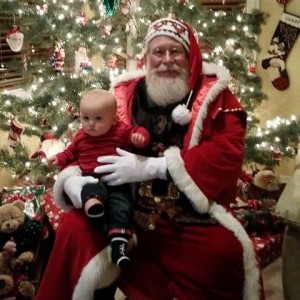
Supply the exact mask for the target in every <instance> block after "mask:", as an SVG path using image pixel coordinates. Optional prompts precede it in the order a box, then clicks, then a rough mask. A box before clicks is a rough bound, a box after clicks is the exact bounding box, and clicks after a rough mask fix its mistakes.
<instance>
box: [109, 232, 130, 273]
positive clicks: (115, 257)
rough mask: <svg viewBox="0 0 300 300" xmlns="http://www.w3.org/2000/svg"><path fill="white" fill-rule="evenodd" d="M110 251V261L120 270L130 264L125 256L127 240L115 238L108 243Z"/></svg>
mask: <svg viewBox="0 0 300 300" xmlns="http://www.w3.org/2000/svg"><path fill="white" fill-rule="evenodd" d="M110 245H111V248H112V251H111V259H112V261H113V262H114V263H115V264H117V265H118V266H119V267H120V268H124V267H127V266H128V265H129V264H130V259H129V257H128V256H127V255H126V252H127V246H128V240H127V239H126V238H123V237H119V236H115V237H113V238H112V239H111V242H110Z"/></svg>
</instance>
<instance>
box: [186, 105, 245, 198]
mask: <svg viewBox="0 0 300 300" xmlns="http://www.w3.org/2000/svg"><path fill="white" fill-rule="evenodd" d="M244 115H245V114H244V112H242V113H241V112H226V111H223V112H219V113H218V115H217V116H216V118H215V119H212V118H210V117H209V118H207V119H206V120H205V124H204V126H203V127H205V126H208V127H210V128H211V132H210V137H209V138H207V139H204V140H203V141H202V142H200V144H199V145H197V146H195V147H192V148H190V149H188V150H183V151H182V152H181V156H182V158H183V160H184V164H185V168H186V170H187V172H188V174H189V175H190V176H191V177H192V179H193V180H194V182H195V183H196V185H197V186H198V187H199V188H200V189H201V191H202V192H203V193H204V194H205V196H206V197H207V198H208V199H214V198H215V197H216V196H217V195H219V194H220V193H221V192H222V191H223V190H225V189H227V188H229V187H230V186H232V184H235V183H236V182H237V179H238V177H239V174H240V172H241V167H242V163H243V159H244V137H245V124H244ZM208 123H211V124H208Z"/></svg>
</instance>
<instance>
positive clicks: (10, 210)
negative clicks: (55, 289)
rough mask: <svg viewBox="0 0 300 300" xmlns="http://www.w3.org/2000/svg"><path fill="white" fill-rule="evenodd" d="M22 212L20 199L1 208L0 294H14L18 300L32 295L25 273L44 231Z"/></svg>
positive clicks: (22, 204)
mask: <svg viewBox="0 0 300 300" xmlns="http://www.w3.org/2000/svg"><path fill="white" fill-rule="evenodd" d="M24 209H25V203H24V201H22V200H15V201H13V202H11V203H6V204H3V205H1V206H0V249H2V250H3V251H2V252H0V295H5V296H8V295H13V296H16V295H17V299H24V297H25V299H26V297H30V296H32V295H33V294H34V293H35V287H34V285H33V284H32V283H31V282H30V281H29V280H28V275H27V274H28V271H29V266H30V263H31V262H32V261H33V260H34V251H35V250H36V248H37V245H38V243H39V241H40V239H41V235H42V229H43V225H42V224H41V223H40V222H39V221H36V220H33V219H31V218H30V217H29V216H27V215H26V214H25V212H24ZM1 299H2V298H1Z"/></svg>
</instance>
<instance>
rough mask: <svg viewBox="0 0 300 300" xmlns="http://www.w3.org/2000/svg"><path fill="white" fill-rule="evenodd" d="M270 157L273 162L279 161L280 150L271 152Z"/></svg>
mask: <svg viewBox="0 0 300 300" xmlns="http://www.w3.org/2000/svg"><path fill="white" fill-rule="evenodd" d="M271 157H272V159H273V160H274V161H277V162H279V161H281V151H280V150H272V151H271Z"/></svg>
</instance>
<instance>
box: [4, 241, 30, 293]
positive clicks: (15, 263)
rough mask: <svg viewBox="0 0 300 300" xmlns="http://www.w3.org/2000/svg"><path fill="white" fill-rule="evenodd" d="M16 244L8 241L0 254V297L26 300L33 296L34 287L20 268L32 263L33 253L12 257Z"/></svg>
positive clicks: (28, 252)
mask: <svg viewBox="0 0 300 300" xmlns="http://www.w3.org/2000/svg"><path fill="white" fill-rule="evenodd" d="M15 253H16V243H15V242H14V241H12V240H11V241H8V242H7V243H6V244H5V245H4V247H3V251H2V252H0V297H1V299H2V296H5V297H10V296H14V297H16V299H26V298H27V297H31V296H33V295H34V294H35V286H34V285H33V284H32V283H31V282H30V281H29V280H28V277H27V275H26V274H25V273H23V272H22V271H21V270H22V267H24V266H25V265H27V264H28V263H31V262H32V261H33V257H34V255H33V252H32V251H26V252H23V253H22V254H21V255H19V257H17V258H16V257H14V254H15Z"/></svg>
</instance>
